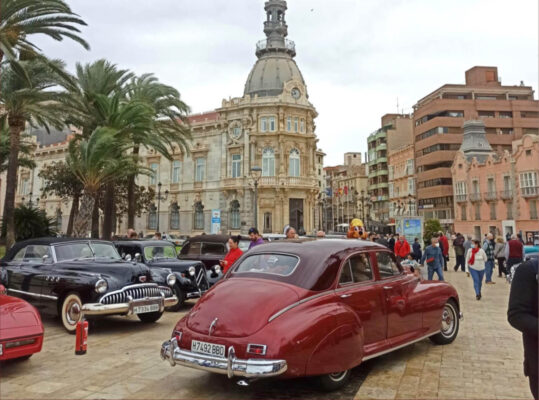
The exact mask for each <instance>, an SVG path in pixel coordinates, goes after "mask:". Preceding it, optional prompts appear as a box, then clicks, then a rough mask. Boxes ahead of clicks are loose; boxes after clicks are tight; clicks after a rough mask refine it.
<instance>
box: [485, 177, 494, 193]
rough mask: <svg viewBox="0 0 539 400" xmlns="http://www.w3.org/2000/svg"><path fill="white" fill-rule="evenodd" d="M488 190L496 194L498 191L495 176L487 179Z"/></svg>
mask: <svg viewBox="0 0 539 400" xmlns="http://www.w3.org/2000/svg"><path fill="white" fill-rule="evenodd" d="M487 192H488V193H489V195H494V194H495V193H496V184H495V182H494V178H488V179H487Z"/></svg>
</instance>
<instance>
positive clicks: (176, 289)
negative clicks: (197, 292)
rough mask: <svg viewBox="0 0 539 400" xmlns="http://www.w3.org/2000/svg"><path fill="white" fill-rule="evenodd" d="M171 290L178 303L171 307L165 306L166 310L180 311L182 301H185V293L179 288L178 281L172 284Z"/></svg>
mask: <svg viewBox="0 0 539 400" xmlns="http://www.w3.org/2000/svg"><path fill="white" fill-rule="evenodd" d="M172 290H173V291H174V295H175V296H176V297H177V298H178V304H176V305H174V306H172V307H167V309H166V310H167V311H180V310H181V308H182V307H183V303H185V293H184V292H183V290H182V289H181V288H180V285H179V284H178V283H176V284H175V285H174V287H173V288H172Z"/></svg>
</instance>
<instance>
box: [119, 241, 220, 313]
mask: <svg viewBox="0 0 539 400" xmlns="http://www.w3.org/2000/svg"><path fill="white" fill-rule="evenodd" d="M114 245H115V246H116V248H117V249H118V252H119V253H120V254H121V256H122V257H123V258H124V259H128V260H137V261H139V262H142V263H144V264H145V265H147V266H148V267H150V268H152V269H153V268H168V269H170V270H171V271H172V272H173V273H174V274H175V275H176V284H175V285H174V287H173V290H174V294H175V295H176V297H177V298H178V304H176V305H175V306H173V307H170V308H169V310H170V311H178V310H179V309H180V308H181V306H182V304H183V302H184V301H185V300H186V299H191V298H195V297H200V296H202V294H203V293H205V292H206V291H207V290H208V289H209V288H210V284H209V281H210V280H212V279H214V278H216V277H217V276H214V277H213V278H212V275H216V273H215V272H214V271H211V270H210V271H207V270H206V267H205V266H204V264H203V263H202V262H200V261H196V260H178V254H177V253H176V247H175V246H174V244H172V243H171V242H169V241H166V240H119V241H116V242H114ZM218 271H219V272H220V268H219V270H218Z"/></svg>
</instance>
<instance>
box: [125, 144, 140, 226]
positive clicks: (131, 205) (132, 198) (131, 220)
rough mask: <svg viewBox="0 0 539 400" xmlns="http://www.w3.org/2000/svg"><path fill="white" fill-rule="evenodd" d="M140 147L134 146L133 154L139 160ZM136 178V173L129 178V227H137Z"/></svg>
mask: <svg viewBox="0 0 539 400" xmlns="http://www.w3.org/2000/svg"><path fill="white" fill-rule="evenodd" d="M139 150H140V147H139V145H135V146H134V147H133V155H134V156H135V160H136V161H137V162H138V154H139ZM135 178H136V175H131V176H129V177H128V180H127V228H128V229H129V228H132V229H135V209H136V208H137V203H136V199H135Z"/></svg>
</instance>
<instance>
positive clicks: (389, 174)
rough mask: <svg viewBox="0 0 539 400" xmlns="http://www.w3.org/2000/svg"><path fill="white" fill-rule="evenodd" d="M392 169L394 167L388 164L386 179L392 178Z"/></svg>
mask: <svg viewBox="0 0 539 400" xmlns="http://www.w3.org/2000/svg"><path fill="white" fill-rule="evenodd" d="M393 169H394V167H393V165H390V166H389V167H388V179H389V180H393Z"/></svg>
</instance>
